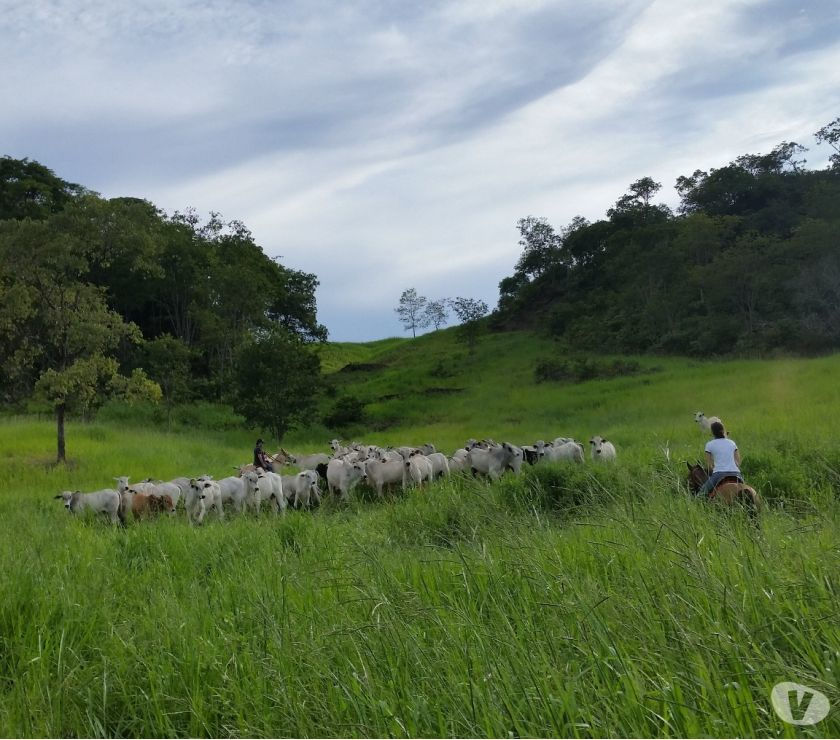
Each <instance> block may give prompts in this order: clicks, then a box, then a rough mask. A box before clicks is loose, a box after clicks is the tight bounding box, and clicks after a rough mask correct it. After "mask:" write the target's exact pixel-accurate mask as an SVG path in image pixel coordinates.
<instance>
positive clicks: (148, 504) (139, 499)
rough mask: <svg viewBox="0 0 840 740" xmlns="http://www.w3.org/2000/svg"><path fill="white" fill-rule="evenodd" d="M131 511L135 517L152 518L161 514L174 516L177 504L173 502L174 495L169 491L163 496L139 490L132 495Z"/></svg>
mask: <svg viewBox="0 0 840 740" xmlns="http://www.w3.org/2000/svg"><path fill="white" fill-rule="evenodd" d="M131 513H132V514H133V515H134V518H135V519H144V518H147V517H148V518H152V517H155V516H157V515H159V514H169V515H170V516H173V515H174V514H175V505H174V504H173V503H172V496H170V495H169V494H168V493H166V494H164V495H163V496H154V495H152V494H150V493H143V492H142V491H138V492H136V493H134V494H133V495H132V497H131Z"/></svg>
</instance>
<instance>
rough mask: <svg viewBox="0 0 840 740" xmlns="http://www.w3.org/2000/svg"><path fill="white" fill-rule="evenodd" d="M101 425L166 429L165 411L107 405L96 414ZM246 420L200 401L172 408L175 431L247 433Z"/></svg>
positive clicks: (221, 406)
mask: <svg viewBox="0 0 840 740" xmlns="http://www.w3.org/2000/svg"><path fill="white" fill-rule="evenodd" d="M96 418H97V419H98V420H99V421H104V422H111V423H114V424H129V425H131V426H161V427H165V426H166V424H167V421H166V407H165V406H163V405H162V404H153V403H127V402H126V401H116V400H115V401H108V402H107V403H105V404H104V405H103V406H102V408H100V409H99V411H98V412H97V414H96ZM246 427H247V425H246V423H245V419H243V418H242V417H241V416H240V415H239V414H236V413H234V411H233V409H232V408H231V407H230V406H226V405H224V404H216V403H209V402H207V401H200V402H197V403H189V404H183V405H181V406H174V407H173V408H172V429H173V430H176V429H184V430H193V429H209V430H212V431H233V430H237V429H244V428H246Z"/></svg>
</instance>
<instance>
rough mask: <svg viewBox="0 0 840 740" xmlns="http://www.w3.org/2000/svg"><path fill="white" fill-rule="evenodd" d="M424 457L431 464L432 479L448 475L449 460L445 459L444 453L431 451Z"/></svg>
mask: <svg viewBox="0 0 840 740" xmlns="http://www.w3.org/2000/svg"><path fill="white" fill-rule="evenodd" d="M426 458H427V459H428V461H429V462H430V463H431V464H432V480H434V479H435V478H439V477H440V476H443V477H444V478H448V477H449V461H448V460H447V459H446V455H444V454H443V453H442V452H432V453H431V454H429V455H426Z"/></svg>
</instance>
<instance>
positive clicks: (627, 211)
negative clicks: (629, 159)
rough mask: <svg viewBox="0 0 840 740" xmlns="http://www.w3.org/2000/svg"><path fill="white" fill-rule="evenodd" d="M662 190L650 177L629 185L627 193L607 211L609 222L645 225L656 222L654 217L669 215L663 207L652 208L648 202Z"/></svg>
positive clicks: (666, 208)
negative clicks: (636, 222)
mask: <svg viewBox="0 0 840 740" xmlns="http://www.w3.org/2000/svg"><path fill="white" fill-rule="evenodd" d="M661 189H662V184H661V183H658V182H655V181H654V179H653V178H652V177H643V178H641V179H640V180H636V181H635V182H632V183H630V186H629V187H628V188H627V193H625V194H624V195H622V196H621V197H620V198H619V199H618V200H617V201H616V203H615V206H613V207H612V208H610V209H609V210H608V211H607V216H608V217H609V218H610V220H611V221H614V222H617V223H620V224H621V225H632V224H633V223H634V222H635V221H639V222H641V223H645V222H647V221H651V220H657V219H655V218H654V217H656V216H659V217H660V219H661V216H662V215H670V211H669V210H668V207H667V206H665V205H659V206H652V205H651V203H650V201H651V199H652V198H653V196H654V195H656V194H657V193H658V192H659V191H660V190H661Z"/></svg>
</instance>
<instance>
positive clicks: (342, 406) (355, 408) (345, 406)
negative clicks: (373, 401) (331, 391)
mask: <svg viewBox="0 0 840 740" xmlns="http://www.w3.org/2000/svg"><path fill="white" fill-rule="evenodd" d="M364 420H365V405H364V404H363V403H362V402H361V401H360V400H359V399H358V398H356V397H355V396H342V397H341V398H339V399H338V400H337V401H336V402H335V404H334V405H333V407H332V410H331V411H330V412H329V413H328V414H327V415H326V416H324V419H323V421H324V426H326V427H327V428H329V429H343V428H345V427H348V426H350V425H352V424H361V423H362V422H363V421H364Z"/></svg>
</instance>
